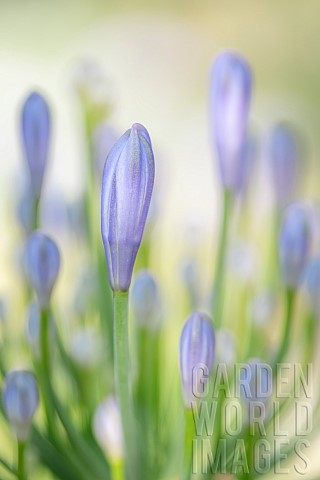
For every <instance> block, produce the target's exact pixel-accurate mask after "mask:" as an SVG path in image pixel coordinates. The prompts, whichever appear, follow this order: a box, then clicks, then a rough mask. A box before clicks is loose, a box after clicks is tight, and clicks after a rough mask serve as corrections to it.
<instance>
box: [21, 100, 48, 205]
mask: <svg viewBox="0 0 320 480" xmlns="http://www.w3.org/2000/svg"><path fill="white" fill-rule="evenodd" d="M50 131H51V120H50V113H49V108H48V105H47V102H46V100H45V99H44V98H43V97H42V96H41V95H40V94H39V93H37V92H33V93H31V95H29V97H28V98H27V100H26V101H25V103H24V106H23V110H22V139H23V144H24V149H25V154H26V158H27V162H28V165H29V169H30V175H31V183H32V187H33V194H34V196H35V198H39V197H40V193H41V187H42V182H43V177H44V172H45V168H46V163H47V159H48V149H49V140H50Z"/></svg>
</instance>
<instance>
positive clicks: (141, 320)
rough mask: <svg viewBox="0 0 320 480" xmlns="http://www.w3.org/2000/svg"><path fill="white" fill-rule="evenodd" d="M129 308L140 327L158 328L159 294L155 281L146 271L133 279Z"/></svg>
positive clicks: (159, 315) (159, 312) (159, 316)
mask: <svg viewBox="0 0 320 480" xmlns="http://www.w3.org/2000/svg"><path fill="white" fill-rule="evenodd" d="M131 306H132V311H133V315H134V318H135V320H136V322H137V324H138V325H140V327H146V328H148V329H150V330H156V329H157V328H158V327H159V326H160V319H161V302H160V293H159V290H158V285H157V283H156V281H155V279H154V278H153V276H152V274H151V273H150V272H148V271H147V270H142V271H140V272H139V273H138V274H137V275H136V276H135V278H134V282H133V285H132V289H131Z"/></svg>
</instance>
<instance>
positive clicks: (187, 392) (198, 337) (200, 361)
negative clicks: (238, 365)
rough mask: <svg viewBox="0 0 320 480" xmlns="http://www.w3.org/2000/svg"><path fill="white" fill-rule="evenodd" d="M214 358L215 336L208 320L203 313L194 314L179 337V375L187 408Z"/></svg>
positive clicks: (206, 375)
mask: <svg viewBox="0 0 320 480" xmlns="http://www.w3.org/2000/svg"><path fill="white" fill-rule="evenodd" d="M214 357H215V336H214V331H213V328H212V325H211V321H210V318H209V317H208V316H207V315H206V314H205V313H200V312H194V313H192V314H191V315H190V316H189V317H188V319H187V321H186V323H185V324H184V327H183V330H182V333H181V337H180V374H181V382H182V393H183V399H184V403H185V406H186V407H187V408H190V407H191V402H192V401H195V400H196V399H197V392H200V393H201V388H202V389H203V386H204V382H205V381H206V379H207V378H208V376H209V374H210V371H211V369H212V367H213V362H214ZM201 372H202V373H201ZM200 377H201V378H200ZM200 384H201V385H202V386H201V387H200Z"/></svg>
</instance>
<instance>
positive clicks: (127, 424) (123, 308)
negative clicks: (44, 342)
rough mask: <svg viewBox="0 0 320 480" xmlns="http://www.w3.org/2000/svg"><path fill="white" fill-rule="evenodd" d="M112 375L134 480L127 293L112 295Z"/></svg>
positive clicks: (129, 470)
mask: <svg viewBox="0 0 320 480" xmlns="http://www.w3.org/2000/svg"><path fill="white" fill-rule="evenodd" d="M113 300H114V373H115V387H116V394H117V397H118V400H119V404H120V412H121V419H122V430H123V438H124V447H125V459H126V478H128V479H136V478H139V477H138V472H137V471H136V468H137V467H136V454H135V445H136V440H135V436H134V418H133V405H132V396H131V391H130V387H129V341H128V292H115V293H114V297H113Z"/></svg>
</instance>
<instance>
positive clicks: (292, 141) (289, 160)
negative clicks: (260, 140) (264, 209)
mask: <svg viewBox="0 0 320 480" xmlns="http://www.w3.org/2000/svg"><path fill="white" fill-rule="evenodd" d="M270 160H271V176H272V182H273V186H274V192H275V198H276V204H277V206H278V208H279V209H283V208H284V207H286V206H287V205H288V204H289V203H290V202H291V201H292V200H293V199H294V198H293V197H294V194H295V190H296V187H297V183H298V167H299V165H298V164H299V145H298V140H297V137H296V135H295V134H294V132H293V130H292V129H291V128H290V127H289V126H287V125H286V124H284V123H281V124H279V125H276V126H275V127H274V129H273V131H272V134H271V139H270Z"/></svg>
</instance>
